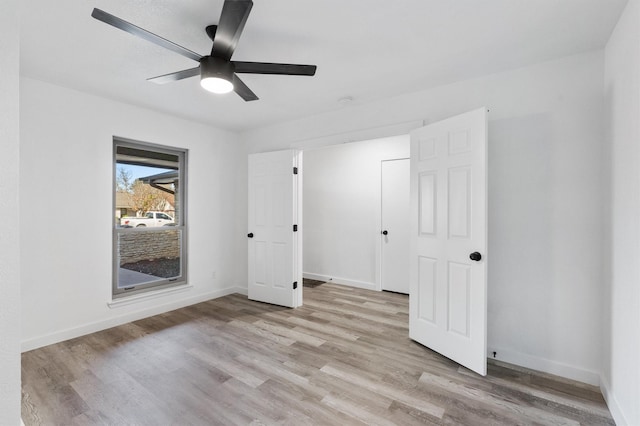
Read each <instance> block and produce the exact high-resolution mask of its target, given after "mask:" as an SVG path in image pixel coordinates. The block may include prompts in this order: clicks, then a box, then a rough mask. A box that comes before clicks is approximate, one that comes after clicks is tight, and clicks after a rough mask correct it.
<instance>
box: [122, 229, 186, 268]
mask: <svg viewBox="0 0 640 426" xmlns="http://www.w3.org/2000/svg"><path fill="white" fill-rule="evenodd" d="M119 249H120V265H125V264H127V263H134V262H138V261H140V260H154V259H161V258H169V259H175V258H178V257H180V231H178V230H177V229H170V230H166V231H160V232H128V233H122V234H120V238H119Z"/></svg>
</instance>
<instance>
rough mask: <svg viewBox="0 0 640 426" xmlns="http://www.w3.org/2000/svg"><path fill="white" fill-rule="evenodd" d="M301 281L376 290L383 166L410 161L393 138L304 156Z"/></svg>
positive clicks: (403, 139)
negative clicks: (391, 161)
mask: <svg viewBox="0 0 640 426" xmlns="http://www.w3.org/2000/svg"><path fill="white" fill-rule="evenodd" d="M303 155H304V168H303V176H304V179H303V187H304V189H303V200H304V201H303V215H304V220H303V223H304V233H303V249H304V257H303V258H304V266H303V271H304V273H305V276H307V277H309V278H315V279H322V280H328V279H329V278H331V279H332V280H333V282H335V283H338V284H348V285H352V286H357V287H361V288H368V289H378V288H379V284H380V277H379V270H378V269H379V268H378V264H379V261H380V260H379V256H380V247H379V245H380V205H381V195H380V191H381V189H380V184H381V179H382V177H381V161H382V160H389V159H397V158H408V157H409V137H408V136H406V135H405V136H395V137H389V138H383V139H376V140H371V141H366V142H356V143H348V144H341V145H334V146H331V147H327V148H321V149H313V150H308V151H305V152H304V154H303Z"/></svg>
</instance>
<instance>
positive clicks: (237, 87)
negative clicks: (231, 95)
mask: <svg viewBox="0 0 640 426" xmlns="http://www.w3.org/2000/svg"><path fill="white" fill-rule="evenodd" d="M233 90H234V91H235V92H236V93H237V94H238V95H240V97H241V98H242V99H244V100H245V101H247V102H249V101H257V100H258V97H257V96H256V94H255V93H253V92H252V91H251V89H249V88H248V87H247V85H246V84H244V83H243V81H242V80H240V78H238V76H237V75H235V74H234V75H233Z"/></svg>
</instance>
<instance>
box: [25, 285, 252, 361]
mask: <svg viewBox="0 0 640 426" xmlns="http://www.w3.org/2000/svg"><path fill="white" fill-rule="evenodd" d="M233 293H241V294H247V289H246V288H245V289H243V288H242V287H228V288H225V289H221V290H216V291H212V292H208V293H204V294H200V295H197V296H193V297H188V298H184V299H180V300H176V301H171V302H169V303H163V304H160V305H156V306H153V307H151V308H146V309H142V310H139V311H135V312H129V313H127V314H124V315H117V316H112V317H110V318H107V319H104V320H100V321H95V322H90V323H87V324H83V325H79V326H77V327H72V328H67V329H65V330H59V331H56V332H53V333H50V334H45V335H42V336H38V337H33V338H30V339H27V340H23V341H22V342H21V349H22V352H27V351H30V350H33V349H37V348H41V347H43V346H47V345H52V344H54V343H59V342H63V341H65V340H69V339H73V338H76V337H80V336H84V335H85V334H90V333H95V332H97V331H101V330H105V329H107V328H111V327H116V326H118V325H122V324H126V323H128V322H131V321H137V320H140V319H143V318H148V317H151V316H153V315H158V314H163V313H165V312H169V311H173V310H175V309H180V308H184V307H185V306H190V305H194V304H196V303H200V302H206V301H207V300H211V299H217V298H218V297H222V296H226V295H228V294H233Z"/></svg>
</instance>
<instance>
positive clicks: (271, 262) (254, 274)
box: [247, 150, 302, 308]
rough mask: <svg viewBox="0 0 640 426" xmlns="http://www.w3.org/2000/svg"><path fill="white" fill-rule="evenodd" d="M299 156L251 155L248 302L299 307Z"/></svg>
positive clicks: (283, 153)
mask: <svg viewBox="0 0 640 426" xmlns="http://www.w3.org/2000/svg"><path fill="white" fill-rule="evenodd" d="M298 157H299V155H298V154H297V152H296V151H293V150H285V151H275V152H267V153H263V154H251V155H249V182H248V183H249V200H248V201H249V202H248V204H249V217H248V219H249V220H248V222H249V233H248V234H247V237H248V241H249V271H248V275H249V284H248V292H249V293H248V294H249V299H251V300H257V301H259V302H266V303H272V304H274V305H280V306H287V307H291V308H295V307H297V306H300V305H301V304H302V268H301V267H300V263H301V261H302V259H301V253H300V250H299V249H300V247H301V244H300V243H301V239H300V235H301V233H300V232H298V229H297V228H298V226H299V223H298V222H297V220H298V174H297V166H298ZM294 167H295V168H296V169H295V172H294Z"/></svg>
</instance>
